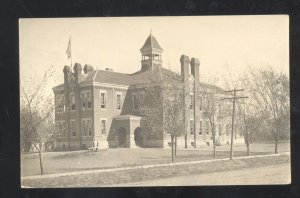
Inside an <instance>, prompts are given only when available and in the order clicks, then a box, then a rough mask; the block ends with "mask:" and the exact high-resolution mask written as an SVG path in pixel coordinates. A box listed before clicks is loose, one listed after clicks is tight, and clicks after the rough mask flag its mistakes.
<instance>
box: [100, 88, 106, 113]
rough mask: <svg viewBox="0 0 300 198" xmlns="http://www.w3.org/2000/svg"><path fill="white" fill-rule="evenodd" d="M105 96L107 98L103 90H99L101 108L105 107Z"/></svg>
mask: <svg viewBox="0 0 300 198" xmlns="http://www.w3.org/2000/svg"><path fill="white" fill-rule="evenodd" d="M106 98H107V93H106V91H104V90H101V91H100V105H101V109H105V108H106Z"/></svg>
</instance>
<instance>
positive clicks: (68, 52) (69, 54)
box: [66, 37, 72, 59]
mask: <svg viewBox="0 0 300 198" xmlns="http://www.w3.org/2000/svg"><path fill="white" fill-rule="evenodd" d="M66 54H67V55H68V59H70V58H71V56H72V54H71V37H70V39H69V44H68V48H67V51H66Z"/></svg>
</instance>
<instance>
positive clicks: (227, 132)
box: [226, 124, 230, 135]
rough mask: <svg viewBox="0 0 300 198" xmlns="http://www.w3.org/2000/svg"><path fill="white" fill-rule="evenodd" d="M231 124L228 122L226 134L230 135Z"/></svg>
mask: <svg viewBox="0 0 300 198" xmlns="http://www.w3.org/2000/svg"><path fill="white" fill-rule="evenodd" d="M229 130H230V125H229V124H226V135H229Z"/></svg>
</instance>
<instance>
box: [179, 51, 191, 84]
mask: <svg viewBox="0 0 300 198" xmlns="http://www.w3.org/2000/svg"><path fill="white" fill-rule="evenodd" d="M180 63H181V82H187V81H188V79H189V67H190V58H189V57H188V56H186V55H181V57H180Z"/></svg>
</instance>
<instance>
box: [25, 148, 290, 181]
mask: <svg viewBox="0 0 300 198" xmlns="http://www.w3.org/2000/svg"><path fill="white" fill-rule="evenodd" d="M251 149H252V152H251V155H258V154H271V153H273V152H274V145H273V144H253V145H252V146H251ZM217 150H218V152H217V158H228V157H229V146H220V147H217ZM234 150H235V152H234V156H245V155H246V148H245V146H241V145H240V146H239V145H237V146H235V148H234ZM279 151H280V152H286V151H289V144H280V147H279ZM170 155H171V151H170V150H169V149H159V148H145V149H142V148H138V149H128V148H118V149H107V150H101V151H98V152H91V151H73V152H49V153H45V154H44V155H43V156H44V157H43V160H44V172H45V174H51V173H63V172H72V171H83V170H94V169H104V168H117V167H125V166H136V165H145V164H160V163H168V162H170V161H171V157H170ZM205 159H212V147H202V148H200V149H189V150H184V149H180V150H178V151H177V157H176V161H178V162H180V161H195V160H205ZM39 171H40V169H39V158H38V155H37V154H22V155H21V176H29V175H38V174H40V172H39Z"/></svg>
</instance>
